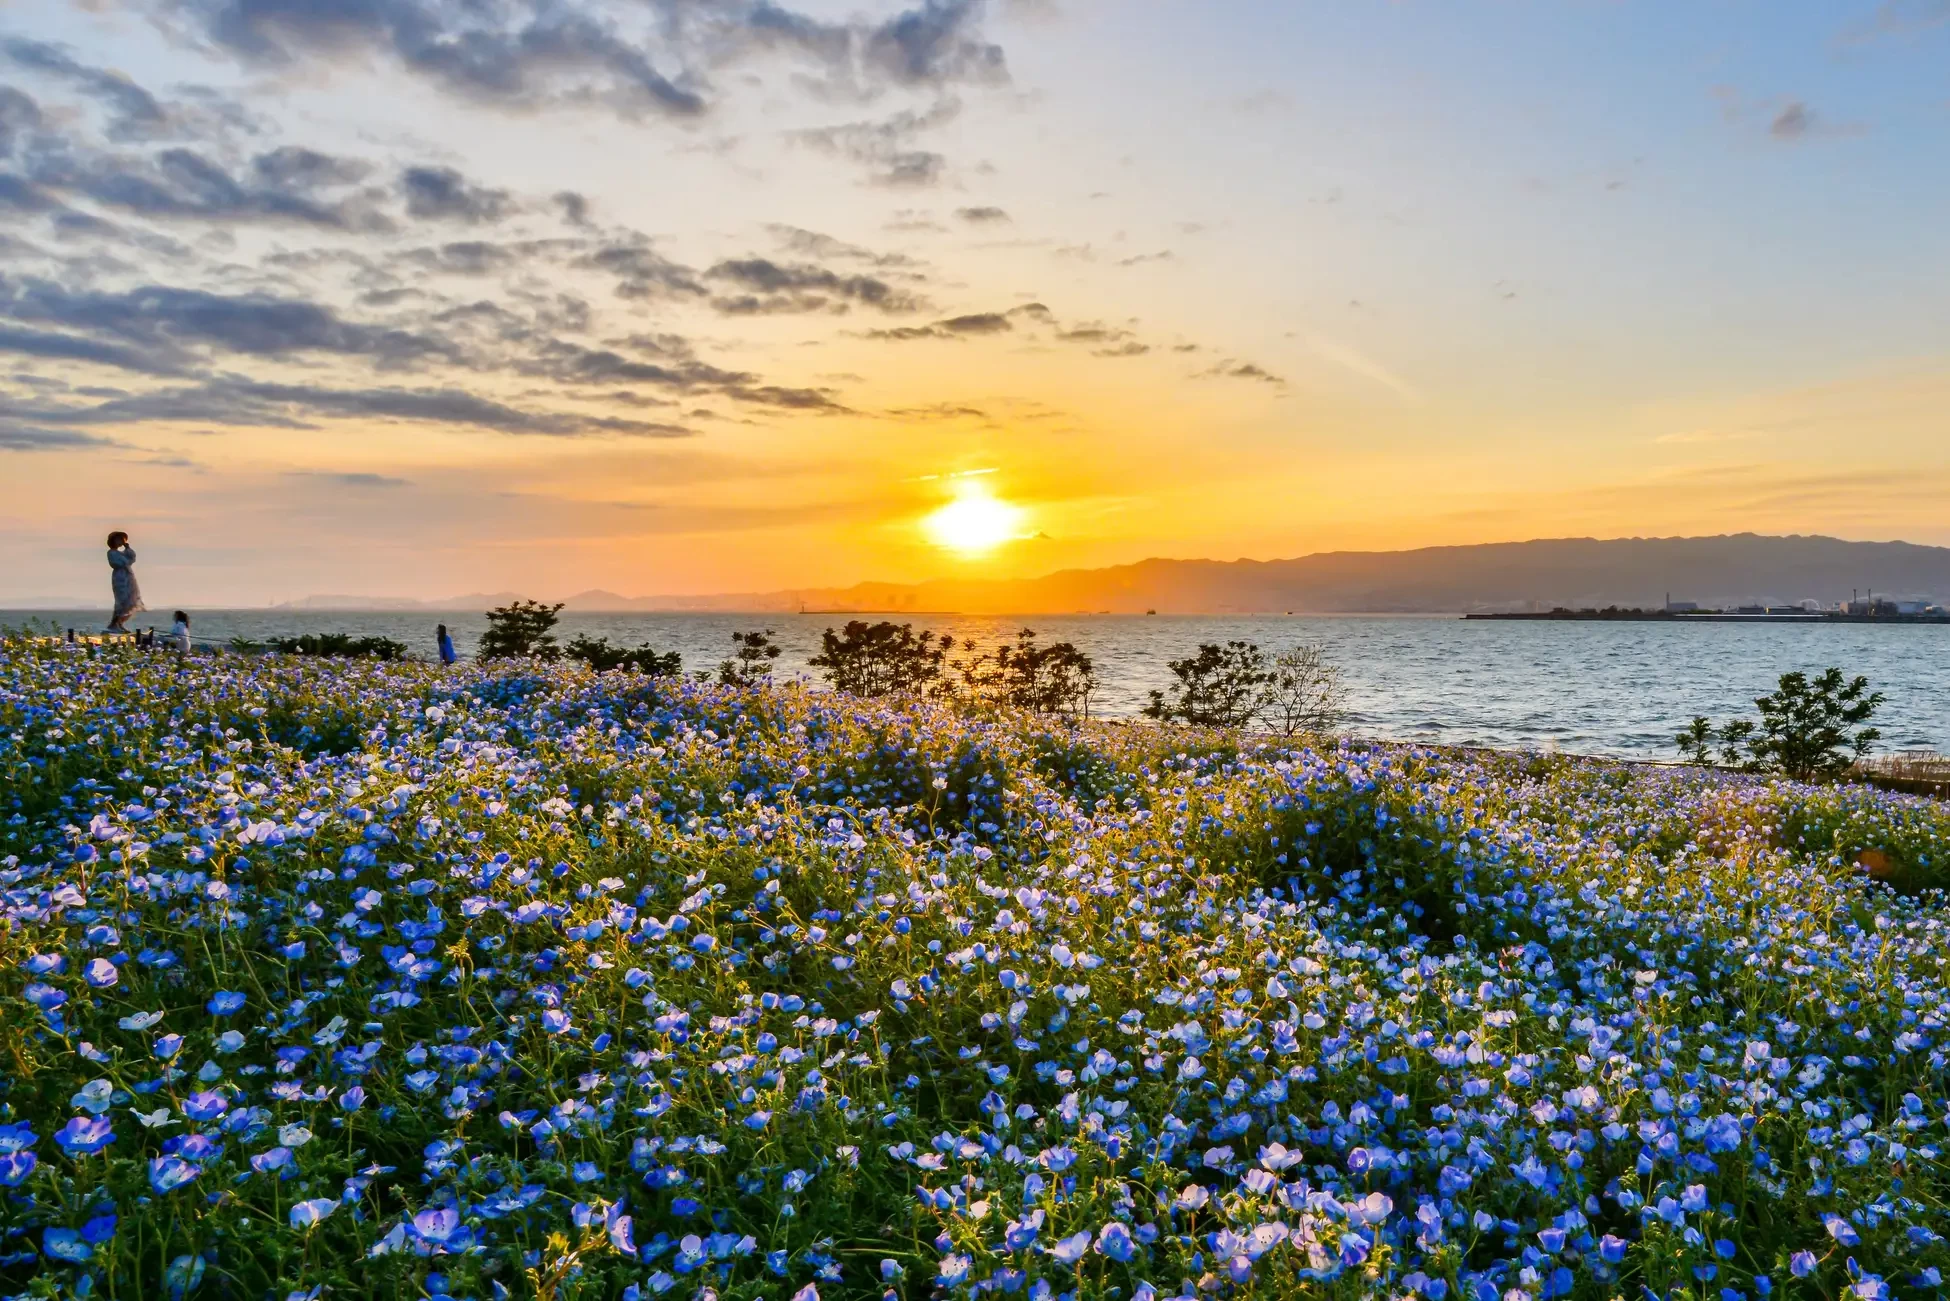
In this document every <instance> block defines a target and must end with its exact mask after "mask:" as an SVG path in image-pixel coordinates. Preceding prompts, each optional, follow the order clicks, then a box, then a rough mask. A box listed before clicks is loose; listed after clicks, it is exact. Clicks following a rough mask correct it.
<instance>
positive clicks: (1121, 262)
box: [1117, 248, 1177, 267]
mask: <svg viewBox="0 0 1950 1301" xmlns="http://www.w3.org/2000/svg"><path fill="white" fill-rule="evenodd" d="M1175 256H1177V255H1176V254H1174V253H1173V252H1172V251H1171V250H1170V249H1168V248H1165V249H1159V250H1158V251H1157V252H1156V253H1136V254H1133V255H1132V256H1130V257H1122V258H1119V259H1117V265H1118V266H1121V267H1136V266H1143V265H1144V264H1145V263H1146V262H1169V261H1171V260H1172V258H1173V257H1175Z"/></svg>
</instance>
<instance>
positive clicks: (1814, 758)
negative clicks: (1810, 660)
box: [1676, 668, 1883, 781]
mask: <svg viewBox="0 0 1950 1301" xmlns="http://www.w3.org/2000/svg"><path fill="white" fill-rule="evenodd" d="M1882 702H1883V694H1882V693H1881V692H1880V691H1877V692H1873V693H1872V692H1870V691H1869V680H1868V679H1867V678H1865V677H1856V678H1854V679H1852V680H1845V679H1844V678H1843V677H1842V671H1841V670H1840V669H1837V668H1830V669H1828V670H1827V671H1825V672H1823V673H1822V674H1821V675H1820V676H1819V677H1815V678H1810V677H1809V676H1808V675H1807V674H1805V673H1783V674H1782V675H1781V681H1780V684H1779V686H1777V687H1776V688H1775V690H1774V691H1773V692H1771V693H1770V694H1768V695H1765V696H1760V697H1758V698H1757V699H1755V701H1754V705H1755V707H1756V708H1758V709H1759V710H1760V722H1759V723H1758V724H1756V723H1755V722H1754V721H1753V720H1752V719H1740V720H1737V721H1733V722H1728V723H1725V724H1722V725H1721V726H1719V727H1717V728H1716V727H1714V725H1713V724H1712V723H1711V722H1710V721H1709V720H1708V719H1707V718H1706V716H1705V715H1703V714H1702V715H1699V716H1696V717H1695V718H1694V719H1693V721H1692V723H1691V724H1690V725H1689V726H1688V727H1687V729H1686V730H1685V731H1684V732H1681V733H1680V734H1679V736H1678V737H1677V738H1676V740H1677V742H1678V745H1679V753H1680V755H1681V756H1682V757H1684V758H1687V759H1689V760H1691V761H1693V762H1695V763H1699V764H1707V765H1710V764H1712V763H1714V762H1715V755H1714V753H1713V746H1714V744H1715V743H1716V742H1717V743H1718V745H1719V754H1718V762H1720V763H1721V764H1724V765H1725V766H1726V767H1729V768H1738V769H1740V770H1741V771H1743V772H1777V773H1780V774H1782V775H1783V776H1786V777H1792V778H1793V779H1795V780H1796V781H1833V780H1834V779H1836V778H1838V777H1842V776H1844V775H1846V774H1847V773H1848V771H1849V770H1850V769H1851V768H1853V767H1854V766H1855V764H1856V763H1857V762H1858V761H1859V760H1860V759H1861V758H1862V757H1863V756H1864V755H1866V754H1868V752H1869V750H1870V748H1871V747H1873V746H1874V745H1875V743H1876V742H1877V741H1878V740H1880V739H1881V738H1882V733H1881V731H1880V730H1878V729H1876V728H1873V727H1860V730H1857V731H1854V732H1853V733H1852V734H1851V730H1850V729H1854V728H1858V727H1859V725H1860V724H1863V723H1866V722H1868V721H1869V720H1870V719H1871V718H1872V717H1874V716H1875V712H1876V710H1877V709H1878V708H1879V707H1881V705H1882Z"/></svg>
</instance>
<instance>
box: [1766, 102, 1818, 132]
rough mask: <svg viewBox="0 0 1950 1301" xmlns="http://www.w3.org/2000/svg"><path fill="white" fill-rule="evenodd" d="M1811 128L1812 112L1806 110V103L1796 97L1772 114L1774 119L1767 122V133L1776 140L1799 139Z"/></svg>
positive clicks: (1812, 123) (1812, 126)
mask: <svg viewBox="0 0 1950 1301" xmlns="http://www.w3.org/2000/svg"><path fill="white" fill-rule="evenodd" d="M1813 129H1814V116H1813V114H1811V113H1809V112H1808V106H1807V105H1806V104H1803V103H1802V102H1801V101H1800V100H1798V99H1797V100H1794V101H1793V102H1791V103H1789V104H1788V105H1787V106H1786V107H1784V108H1782V109H1781V111H1780V112H1779V113H1776V114H1775V115H1774V120H1773V121H1772V122H1771V123H1769V124H1768V127H1767V134H1768V135H1771V136H1773V137H1774V138H1775V139H1776V140H1799V139H1801V138H1802V137H1803V136H1805V135H1807V134H1808V132H1809V131H1811V130H1813Z"/></svg>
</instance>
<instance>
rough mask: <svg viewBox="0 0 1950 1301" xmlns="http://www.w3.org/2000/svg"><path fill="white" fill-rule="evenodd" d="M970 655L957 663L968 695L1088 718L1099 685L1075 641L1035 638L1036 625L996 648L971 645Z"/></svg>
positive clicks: (1016, 705) (1045, 711) (1015, 707)
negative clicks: (988, 648)
mask: <svg viewBox="0 0 1950 1301" xmlns="http://www.w3.org/2000/svg"><path fill="white" fill-rule="evenodd" d="M968 649H969V651H970V652H971V653H970V654H969V656H968V658H966V659H964V660H962V661H961V662H960V663H959V664H957V665H956V666H955V667H956V668H957V669H958V670H959V671H960V673H961V677H962V682H963V684H964V686H965V687H966V689H967V691H968V693H969V694H970V695H971V696H973V697H975V698H976V699H977V700H985V701H992V702H994V703H996V704H1002V705H1008V706H1009V707H1011V708H1014V709H1027V710H1030V711H1031V712H1033V713H1038V714H1067V715H1069V716H1070V717H1072V718H1088V717H1089V716H1090V696H1091V693H1092V692H1094V691H1095V690H1096V689H1097V673H1096V668H1095V666H1094V665H1092V664H1091V662H1090V657H1089V656H1088V655H1086V654H1084V653H1083V652H1082V651H1080V650H1078V649H1077V648H1076V646H1075V644H1074V643H1071V642H1067V641H1059V642H1051V643H1050V644H1049V645H1047V646H1044V645H1041V644H1039V643H1038V642H1037V640H1036V633H1035V630H1034V629H1031V628H1024V629H1023V630H1022V631H1021V632H1019V633H1017V634H1016V640H1015V644H1014V645H1010V644H1008V643H1006V642H1005V643H1003V644H1002V645H1001V646H998V647H996V648H995V650H993V651H984V650H981V649H980V648H979V647H975V646H970V647H969V648H968Z"/></svg>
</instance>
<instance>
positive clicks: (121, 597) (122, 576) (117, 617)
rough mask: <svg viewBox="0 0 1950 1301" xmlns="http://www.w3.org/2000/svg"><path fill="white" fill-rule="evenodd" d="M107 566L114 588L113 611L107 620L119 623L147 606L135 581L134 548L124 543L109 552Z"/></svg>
mask: <svg viewBox="0 0 1950 1301" xmlns="http://www.w3.org/2000/svg"><path fill="white" fill-rule="evenodd" d="M108 567H109V572H110V577H111V582H112V586H113V588H114V590H115V613H114V614H113V615H111V616H110V617H109V622H110V623H114V624H119V623H121V622H122V620H124V619H126V618H128V617H129V616H131V615H133V614H136V613H138V612H140V611H142V610H146V609H148V608H149V607H148V606H146V605H144V604H143V603H142V588H141V586H140V585H139V584H138V583H137V582H136V581H135V548H134V547H131V546H128V545H127V544H124V545H122V546H120V547H117V548H116V549H115V550H113V551H111V552H109V553H108Z"/></svg>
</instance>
